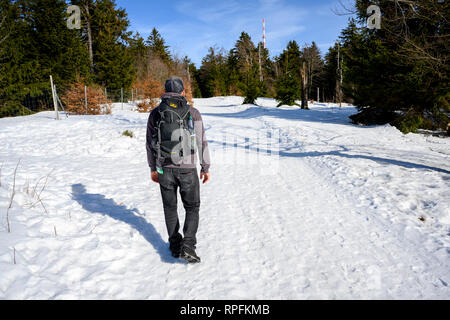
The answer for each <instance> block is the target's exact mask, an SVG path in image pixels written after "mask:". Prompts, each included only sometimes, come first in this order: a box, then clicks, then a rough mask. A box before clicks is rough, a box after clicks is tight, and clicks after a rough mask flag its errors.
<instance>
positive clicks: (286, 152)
mask: <svg viewBox="0 0 450 320" xmlns="http://www.w3.org/2000/svg"><path fill="white" fill-rule="evenodd" d="M208 142H209V143H210V144H216V145H219V146H220V147H222V148H225V149H227V148H230V149H232V148H239V149H245V150H246V151H248V150H251V151H253V152H259V153H262V154H266V155H272V156H280V157H289V158H307V157H325V156H336V157H342V158H348V159H367V160H372V161H375V162H379V163H384V164H389V165H396V166H399V167H403V168H406V169H411V168H413V169H424V170H431V171H436V172H440V173H444V174H450V171H449V170H446V169H442V168H438V167H432V166H428V165H425V164H419V163H413V162H408V161H403V160H395V159H388V158H380V157H376V156H370V155H363V154H348V153H345V152H346V151H348V152H350V150H346V148H345V147H341V148H342V150H335V151H328V152H291V149H294V150H295V149H297V148H283V149H279V150H270V149H266V148H261V147H260V146H248V145H245V146H244V145H238V144H236V143H235V144H233V143H227V142H223V141H215V140H208Z"/></svg>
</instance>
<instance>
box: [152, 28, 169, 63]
mask: <svg viewBox="0 0 450 320" xmlns="http://www.w3.org/2000/svg"><path fill="white" fill-rule="evenodd" d="M146 44H147V46H148V48H149V49H150V51H151V52H152V54H154V55H156V56H157V57H159V58H161V59H162V61H164V63H166V64H169V63H170V60H171V56H170V53H169V46H167V45H166V41H165V40H164V38H163V37H162V36H161V34H160V33H159V32H158V30H156V28H153V30H152V32H151V34H150V35H149V36H148V39H147V42H146Z"/></svg>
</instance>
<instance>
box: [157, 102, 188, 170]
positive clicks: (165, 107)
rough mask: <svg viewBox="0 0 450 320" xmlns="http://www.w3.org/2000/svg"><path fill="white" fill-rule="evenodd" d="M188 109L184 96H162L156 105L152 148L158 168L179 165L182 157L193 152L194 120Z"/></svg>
mask: <svg viewBox="0 0 450 320" xmlns="http://www.w3.org/2000/svg"><path fill="white" fill-rule="evenodd" d="M189 110H190V107H189V105H188V104H187V101H186V99H185V98H177V97H171V98H163V100H162V102H161V104H160V105H159V106H158V108H157V115H156V117H155V124H156V125H155V129H156V134H155V136H154V137H153V139H152V150H153V153H154V156H155V159H156V164H157V166H159V168H162V167H164V166H166V165H170V164H174V165H179V164H180V163H181V161H182V159H183V158H184V157H186V156H188V155H192V154H195V132H194V122H193V119H192V116H191V114H190V112H189Z"/></svg>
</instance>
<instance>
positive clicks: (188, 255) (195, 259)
mask: <svg viewBox="0 0 450 320" xmlns="http://www.w3.org/2000/svg"><path fill="white" fill-rule="evenodd" d="M181 258H182V259H184V260H186V261H187V262H188V263H200V262H201V260H200V257H199V256H197V254H196V253H195V250H194V249H192V248H189V247H186V246H184V247H183V248H182V249H181Z"/></svg>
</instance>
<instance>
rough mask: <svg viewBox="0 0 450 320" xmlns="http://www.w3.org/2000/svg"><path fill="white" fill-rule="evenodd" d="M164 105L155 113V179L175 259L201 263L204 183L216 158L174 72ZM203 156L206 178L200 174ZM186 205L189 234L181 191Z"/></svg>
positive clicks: (151, 142) (151, 143)
mask: <svg viewBox="0 0 450 320" xmlns="http://www.w3.org/2000/svg"><path fill="white" fill-rule="evenodd" d="M165 90H166V93H165V94H163V96H162V97H161V100H162V101H161V104H160V105H159V106H158V107H157V108H156V109H154V110H153V111H152V112H151V113H150V116H149V119H148V125H147V158H148V164H149V166H150V169H151V179H152V181H153V182H155V183H159V185H160V189H161V196H162V201H163V207H164V215H165V220H166V227H167V232H168V234H169V243H170V251H171V252H172V256H173V257H175V258H179V257H181V258H183V259H185V260H186V261H188V262H189V263H196V262H200V258H199V257H198V256H197V254H196V252H195V249H196V244H197V239H196V234H197V229H198V224H199V211H200V182H199V180H200V179H201V180H202V181H203V184H205V183H207V182H208V181H209V180H210V174H209V167H210V158H209V151H208V142H207V140H206V136H205V130H204V126H203V121H202V117H201V115H200V112H199V111H198V110H197V109H195V108H193V107H191V106H189V105H188V102H187V100H186V92H185V90H184V84H183V81H182V80H181V79H180V78H177V77H171V78H169V79H168V80H167V81H166V84H165ZM197 155H198V157H199V159H200V165H201V172H200V178H199V177H198V173H197V164H196V163H197ZM178 188H179V189H180V195H181V199H182V202H183V206H184V208H185V210H186V220H185V222H184V227H183V234H184V238H183V236H182V235H181V234H180V233H179V229H180V222H179V219H178V212H177V192H178Z"/></svg>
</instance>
